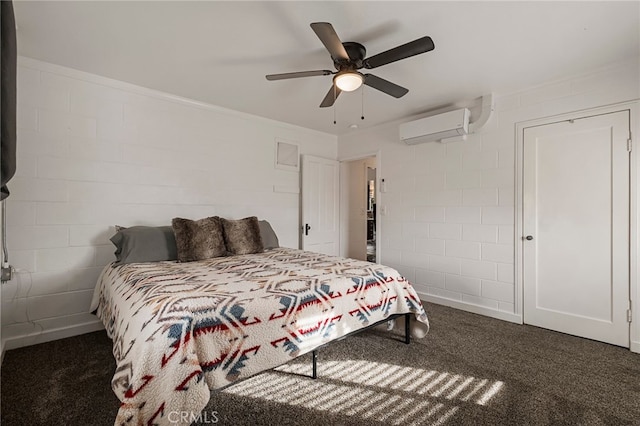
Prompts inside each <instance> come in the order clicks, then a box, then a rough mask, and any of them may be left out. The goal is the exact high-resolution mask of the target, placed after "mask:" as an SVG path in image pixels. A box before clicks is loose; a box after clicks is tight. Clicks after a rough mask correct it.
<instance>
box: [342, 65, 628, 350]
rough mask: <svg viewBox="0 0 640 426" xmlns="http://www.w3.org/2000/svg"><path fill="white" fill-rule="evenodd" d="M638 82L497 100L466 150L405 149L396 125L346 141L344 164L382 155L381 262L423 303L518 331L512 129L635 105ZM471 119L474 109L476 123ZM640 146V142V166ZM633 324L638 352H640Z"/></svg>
mask: <svg viewBox="0 0 640 426" xmlns="http://www.w3.org/2000/svg"><path fill="white" fill-rule="evenodd" d="M638 75H640V67H639V64H638V61H637V59H636V60H635V61H631V62H628V63H623V64H618V65H616V66H612V67H609V68H607V69H601V70H597V71H593V72H590V73H587V74H584V75H580V76H575V77H573V78H568V79H566V80H562V81H554V82H550V83H547V84H543V85H540V86H538V87H533V88H528V89H526V90H521V91H518V92H515V93H508V94H494V95H495V97H496V102H495V112H494V114H493V117H492V118H491V119H490V121H489V122H488V123H487V125H486V126H485V127H484V128H483V129H481V130H480V131H479V132H478V133H476V134H473V135H471V136H469V138H468V140H467V141H464V142H455V143H450V144H440V143H437V142H433V143H426V144H422V145H416V146H407V145H405V144H404V143H402V142H400V141H399V137H398V124H399V122H394V123H389V124H386V125H382V126H379V127H376V128H372V129H365V130H361V131H357V132H354V133H351V134H348V135H345V136H341V137H340V138H339V143H338V158H339V159H340V158H357V157H358V155H362V154H363V153H368V152H372V151H376V150H379V152H380V158H379V161H380V165H381V166H380V168H379V170H378V178H379V179H380V178H384V179H385V182H386V185H387V192H386V193H382V194H380V200H379V204H378V209H379V211H381V210H383V209H385V208H386V211H387V214H386V216H380V219H381V220H382V224H381V226H382V244H381V257H380V258H379V259H380V260H379V261H380V262H381V263H384V264H387V265H389V266H392V267H395V268H397V269H398V270H400V271H401V273H402V274H404V275H405V276H406V277H407V278H408V279H409V280H410V281H411V282H412V283H413V284H414V286H415V288H416V290H417V291H418V292H419V293H420V295H421V297H423V298H424V299H425V300H427V301H434V302H438V303H443V304H447V305H451V306H454V307H459V308H462V309H466V310H469V311H473V312H478V313H483V314H486V315H491V316H494V317H497V318H502V319H507V320H510V321H514V322H521V320H522V319H521V297H522V296H521V295H522V292H521V289H519V288H516V285H515V279H514V277H515V275H514V274H515V272H514V262H515V244H514V241H515V235H514V229H515V227H514V223H515V221H514V215H515V199H514V188H515V186H514V185H515V163H514V157H515V144H516V135H515V126H516V123H519V122H523V121H527V120H532V119H536V118H541V117H548V116H552V115H556V114H562V113H566V112H570V111H578V110H582V109H588V108H594V107H598V106H602V105H608V104H612V103H617V102H623V101H627V100H632V99H638V98H640V87H639V85H640V82H639V79H638ZM410 95H411V94H409V96H410ZM477 95H480V94H477ZM475 111H476V116H477V108H476V109H475ZM473 115H474V110H473V109H472V121H473V120H474V119H475V118H474V117H473ZM422 116H424V115H421V116H415V117H410V118H407V119H406V120H404V121H410V120H413V119H417V118H421V117H422ZM639 130H640V129H639ZM636 135H637V133H636ZM638 145H640V143H639V142H638V137H637V136H636V151H635V152H634V153H633V155H634V156H635V157H636V158H638V152H637V151H638V148H637V147H638ZM637 161H638V160H636V163H637ZM634 176H635V178H634V179H635V181H634V186H633V188H634V191H636V192H634V197H636V198H638V195H640V194H638V192H637V191H639V190H640V182H638V179H639V178H638V175H637V174H635V175H634ZM381 212H382V211H381ZM635 220H636V221H637V222H638V223H640V217H637V216H636V218H635ZM633 229H637V227H636V228H633ZM637 275H638V274H637V273H636V274H634V276H637ZM632 289H636V290H635V293H634V294H635V300H636V302H635V303H634V306H635V308H634V309H635V318H640V309H638V308H637V307H638V305H639V304H640V289H638V287H637V286H636V285H635V282H632ZM637 323H638V321H637V320H636V323H635V324H637ZM635 324H634V325H633V326H632V330H633V331H632V346H633V345H634V343H633V342H636V343H635V345H638V344H639V343H640V327H638V326H637V325H635ZM637 347H638V348H640V346H637Z"/></svg>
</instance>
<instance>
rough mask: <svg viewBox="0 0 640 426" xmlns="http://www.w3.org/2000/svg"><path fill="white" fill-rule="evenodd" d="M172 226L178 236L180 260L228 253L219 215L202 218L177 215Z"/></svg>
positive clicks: (186, 260)
mask: <svg viewBox="0 0 640 426" xmlns="http://www.w3.org/2000/svg"><path fill="white" fill-rule="evenodd" d="M171 227H172V228H173V233H174V234H175V236H176V246H177V248H178V260H179V261H180V262H192V261H194V260H204V259H211V258H212V257H220V256H224V255H225V254H226V248H225V245H224V236H223V230H222V223H221V222H220V218H219V217H218V216H214V217H207V218H204V219H200V220H190V219H183V218H180V217H176V218H173V220H172V221H171Z"/></svg>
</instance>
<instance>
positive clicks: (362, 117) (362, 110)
mask: <svg viewBox="0 0 640 426" xmlns="http://www.w3.org/2000/svg"><path fill="white" fill-rule="evenodd" d="M361 107H362V108H361V112H362V115H361V116H360V120H364V86H362V105H361Z"/></svg>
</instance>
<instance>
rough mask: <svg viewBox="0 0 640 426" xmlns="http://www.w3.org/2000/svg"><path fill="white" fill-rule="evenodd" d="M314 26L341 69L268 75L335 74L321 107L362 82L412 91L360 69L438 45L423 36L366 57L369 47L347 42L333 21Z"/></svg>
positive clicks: (398, 92) (391, 91) (389, 90)
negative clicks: (333, 24) (339, 34)
mask: <svg viewBox="0 0 640 426" xmlns="http://www.w3.org/2000/svg"><path fill="white" fill-rule="evenodd" d="M311 28H312V29H313V31H314V32H315V33H316V35H317V36H318V38H319V39H320V41H321V42H322V44H324V46H325V47H326V48H327V50H328V51H329V53H330V54H331V59H333V65H334V66H335V68H336V69H337V70H338V71H331V70H316V71H301V72H288V73H282V74H269V75H267V76H266V77H267V80H269V81H273V80H284V79H289V78H299V77H313V76H317V75H332V74H333V84H332V86H331V88H330V89H329V92H328V93H327V95H326V96H325V97H324V99H323V100H322V103H321V104H320V108H325V107H330V106H332V105H333V103H334V102H335V100H336V99H337V98H338V95H340V93H341V92H343V91H344V92H350V91H353V90H356V89H357V88H359V87H360V86H361V85H362V84H363V83H364V84H366V85H367V86H370V87H373V88H374V89H377V90H380V91H381V92H384V93H386V94H387V95H391V96H393V97H395V98H401V97H402V96H404V95H406V94H407V92H409V90H408V89H406V88H404V87H402V86H398V85H397V84H394V83H392V82H390V81H388V80H385V79H384V78H380V77H377V76H375V75H373V74H362V73H361V72H359V71H358V70H359V69H361V68H366V69H373V68H377V67H379V66H382V65H386V64H390V63H392V62H396V61H399V60H401V59H406V58H410V57H411V56H415V55H419V54H421V53H425V52H429V51H431V50H433V49H434V47H435V46H434V44H433V40H431V37H422V38H419V39H417V40H414V41H411V42H409V43H406V44H403V45H400V46H397V47H394V48H393V49H389V50H387V51H384V52H382V53H378V54H377V55H374V56H371V57H369V58H366V59H365V55H366V52H367V51H366V49H365V48H364V46H363V45H362V44H360V43H356V42H353V41H347V42H344V43H343V42H342V41H340V38H339V37H338V35H337V34H336V32H335V30H334V29H333V26H332V25H331V24H330V23H328V22H314V23H312V24H311Z"/></svg>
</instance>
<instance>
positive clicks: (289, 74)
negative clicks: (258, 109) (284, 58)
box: [265, 70, 333, 81]
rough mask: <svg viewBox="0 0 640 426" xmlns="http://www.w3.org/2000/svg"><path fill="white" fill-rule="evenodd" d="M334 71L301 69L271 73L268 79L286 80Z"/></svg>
mask: <svg viewBox="0 0 640 426" xmlns="http://www.w3.org/2000/svg"><path fill="white" fill-rule="evenodd" d="M331 74H333V72H331V71H329V70H317V71H300V72H285V73H282V74H269V75H267V76H265V77H267V80H269V81H273V80H285V79H287V78H299V77H314V76H316V75H331Z"/></svg>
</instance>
